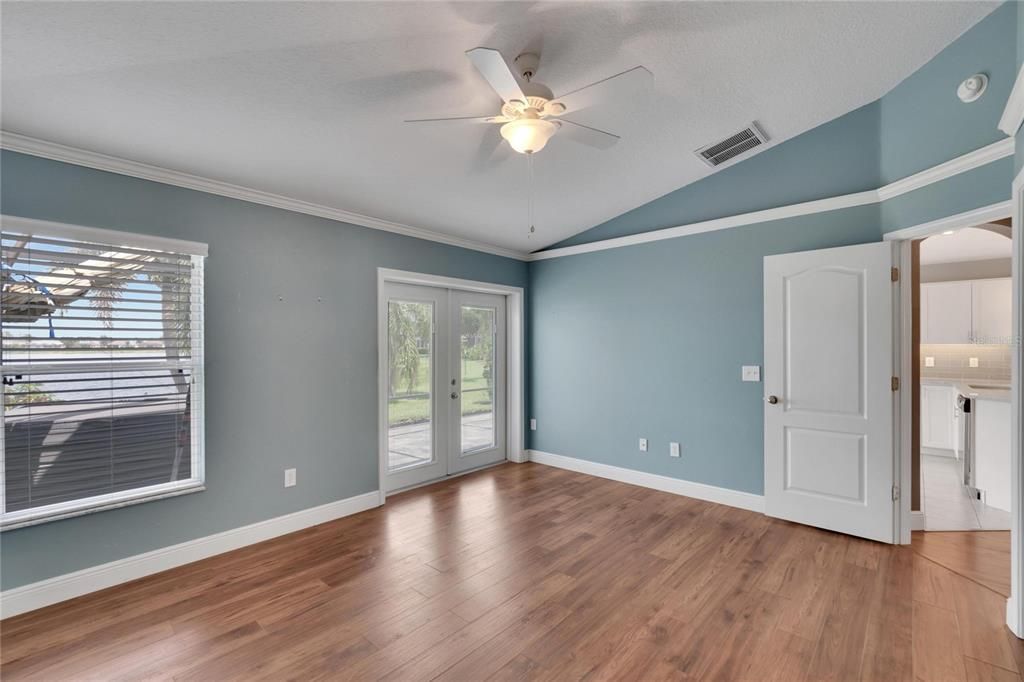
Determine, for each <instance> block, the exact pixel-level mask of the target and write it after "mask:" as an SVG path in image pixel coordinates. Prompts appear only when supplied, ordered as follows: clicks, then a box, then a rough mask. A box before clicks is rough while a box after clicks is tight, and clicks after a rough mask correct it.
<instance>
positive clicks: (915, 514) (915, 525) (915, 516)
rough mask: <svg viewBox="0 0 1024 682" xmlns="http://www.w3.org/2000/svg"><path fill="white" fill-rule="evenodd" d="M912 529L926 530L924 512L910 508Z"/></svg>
mask: <svg viewBox="0 0 1024 682" xmlns="http://www.w3.org/2000/svg"><path fill="white" fill-rule="evenodd" d="M910 530H924V512H923V511H914V510H913V509H911V510H910Z"/></svg>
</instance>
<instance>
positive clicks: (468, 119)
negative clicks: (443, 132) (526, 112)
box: [405, 116, 512, 123]
mask: <svg viewBox="0 0 1024 682" xmlns="http://www.w3.org/2000/svg"><path fill="white" fill-rule="evenodd" d="M511 120H512V119H510V118H508V117H507V116H455V117H452V118H413V119H408V120H406V121H405V122H406V123H507V122H508V121H511Z"/></svg>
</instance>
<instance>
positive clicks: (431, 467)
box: [378, 269, 522, 496]
mask: <svg viewBox="0 0 1024 682" xmlns="http://www.w3.org/2000/svg"><path fill="white" fill-rule="evenodd" d="M521 315H522V290H521V289H516V288H514V287H503V286H500V285H491V284H486V283H479V282H469V281H465V280H455V279H451V278H443V277H435V276H431V275H422V274H418V273H407V272H400V271H392V270H384V269H381V270H380V271H379V274H378V360H379V362H378V375H379V376H378V378H379V392H380V395H379V404H378V405H379V407H378V409H379V424H380V445H379V447H380V453H379V455H380V481H381V482H380V490H381V494H382V496H386V495H387V494H388V493H392V492H397V491H400V490H405V489H408V488H412V487H416V486H419V485H423V484H425V483H430V482H434V481H437V480H441V479H443V478H445V477H447V476H454V475H459V474H462V473H466V472H468V471H473V470H476V469H480V468H483V467H486V466H491V465H494V464H497V463H500V462H503V461H505V460H506V459H511V460H513V461H522V433H521V424H522V417H521V415H522V407H521V396H522V388H521V386H522V376H521V371H522V362H521V353H522V341H521V330H522V319H521Z"/></svg>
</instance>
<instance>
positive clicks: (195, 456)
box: [0, 215, 208, 531]
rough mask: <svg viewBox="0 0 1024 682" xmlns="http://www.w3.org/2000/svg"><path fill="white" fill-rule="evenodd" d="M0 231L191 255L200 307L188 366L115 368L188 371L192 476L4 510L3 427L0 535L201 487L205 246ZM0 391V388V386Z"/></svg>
mask: <svg viewBox="0 0 1024 682" xmlns="http://www.w3.org/2000/svg"><path fill="white" fill-rule="evenodd" d="M0 230H2V231H4V232H7V231H10V232H18V233H27V234H32V235H36V236H40V237H56V238H64V239H77V240H82V241H92V242H96V243H100V244H109V245H110V246H124V247H130V248H142V249H155V250H160V251H168V252H172V253H175V254H179V255H189V256H191V257H192V286H193V287H196V288H197V289H198V291H199V292H200V301H201V303H200V305H198V306H196V305H193V306H192V307H191V310H190V316H191V323H192V324H191V329H192V338H191V346H192V348H191V352H192V356H191V360H190V361H188V362H177V363H175V362H133V363H124V364H119V365H118V367H119V368H124V369H140V370H144V369H174V368H175V367H182V368H188V369H189V370H190V372H191V380H192V394H191V406H190V409H191V413H190V420H191V421H190V429H191V434H190V435H191V457H192V460H191V467H192V468H191V469H190V471H191V472H192V477H191V478H189V479H187V480H184V481H173V482H169V483H161V484H158V485H152V486H146V487H142V488H133V489H131V490H122V491H118V492H114V493H107V494H104V495H94V496H92V497H86V498H82V499H80V500H68V501H66V502H58V503H56V504H50V505H46V506H43V507H36V508H33V509H24V510H21V511H15V512H10V513H8V512H6V511H5V509H6V507H7V505H6V499H5V498H6V494H7V486H6V480H5V468H6V461H7V460H6V455H5V453H6V450H5V444H4V438H5V433H6V429H5V428H0V531H6V530H12V529H15V528H23V527H25V526H32V525H36V524H39V523H46V522H48V521H56V520H58V519H66V518H71V517H73V516H81V515H83V514H91V513H93V512H98V511H104V510H106V509H117V508H119V507H126V506H129V505H133V504H141V503H143V502H150V501H152V500H161V499H165V498H168V497H176V496H178V495H184V494H188V493H194V492H200V491H202V490H205V489H206V456H205V455H206V447H205V446H206V438H205V432H206V423H205V409H204V408H205V402H206V401H205V391H204V374H205V360H204V354H203V344H204V326H203V317H204V316H203V311H204V309H205V276H204V265H205V263H204V259H205V258H206V256H207V254H208V246H207V245H206V244H203V243H200V242H191V241H185V240H181V239H170V238H165V237H156V236H152V235H144V234H134V233H131V232H122V231H120V230H107V229H102V228H95V227H85V226H82V225H71V224H68V223H56V222H50V221H46V220H35V219H31V218H21V217H17V216H7V215H0ZM56 371H66V367H61V366H58V365H51V366H47V365H46V364H45V363H31V364H30V363H15V364H8V365H3V364H0V375H3V376H7V375H9V374H30V373H31V374H45V373H47V372H56ZM0 389H2V386H0ZM3 421H4V415H3V413H2V410H0V427H2V426H3Z"/></svg>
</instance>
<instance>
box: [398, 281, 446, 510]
mask: <svg viewBox="0 0 1024 682" xmlns="http://www.w3.org/2000/svg"><path fill="white" fill-rule="evenodd" d="M385 295H386V297H387V347H386V349H385V351H386V354H387V358H386V363H385V366H386V367H387V372H388V396H387V422H386V423H387V429H388V434H387V448H388V452H387V462H386V465H385V476H386V478H387V480H386V482H385V485H386V489H387V490H397V489H399V488H405V487H408V486H411V485H416V484H418V483H423V482H425V481H430V480H433V479H435V478H440V477H441V476H444V474H445V472H446V469H447V457H446V456H445V455H446V449H447V442H448V428H447V419H448V413H447V410H448V402H447V400H441V399H439V396H442V395H445V388H446V386H445V382H446V378H447V375H448V371H447V364H448V357H447V353H445V352H444V348H445V342H446V338H447V331H446V330H447V327H448V324H447V322H448V310H447V304H448V294H447V292H446V291H445V290H444V289H433V288H430V287H418V286H409V285H400V284H388V285H387V286H386V288H385Z"/></svg>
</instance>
